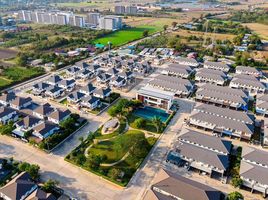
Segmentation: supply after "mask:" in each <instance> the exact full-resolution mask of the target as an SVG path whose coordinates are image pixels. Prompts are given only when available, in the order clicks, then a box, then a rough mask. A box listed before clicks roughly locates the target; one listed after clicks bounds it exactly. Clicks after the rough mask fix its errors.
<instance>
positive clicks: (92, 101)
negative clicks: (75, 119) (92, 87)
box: [81, 96, 101, 110]
mask: <svg viewBox="0 0 268 200" xmlns="http://www.w3.org/2000/svg"><path fill="white" fill-rule="evenodd" d="M100 104H101V102H100V99H99V98H97V97H95V96H85V97H83V98H82V100H81V106H82V107H86V108H88V109H91V110H94V109H95V108H97V107H98V106H99V105H100Z"/></svg>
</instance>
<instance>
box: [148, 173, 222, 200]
mask: <svg viewBox="0 0 268 200" xmlns="http://www.w3.org/2000/svg"><path fill="white" fill-rule="evenodd" d="M155 180H156V181H157V182H156V183H154V184H153V185H152V187H151V188H152V189H151V194H149V195H146V196H145V198H144V200H174V198H172V197H171V196H170V195H173V196H176V197H178V198H181V199H185V200H197V199H198V200H220V197H221V192H220V191H218V190H216V189H214V188H211V187H209V186H208V185H204V184H202V183H199V182H196V181H193V180H191V179H188V178H185V177H183V176H180V175H178V174H175V173H171V172H169V171H166V170H163V169H161V170H160V171H159V173H158V174H157V176H156V178H155ZM154 188H157V189H158V190H162V191H165V192H166V193H168V194H170V195H164V194H161V193H160V192H157V191H156V190H154Z"/></svg>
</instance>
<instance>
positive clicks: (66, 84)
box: [32, 75, 76, 99]
mask: <svg viewBox="0 0 268 200" xmlns="http://www.w3.org/2000/svg"><path fill="white" fill-rule="evenodd" d="M75 86H76V82H75V80H74V79H67V80H64V79H62V78H61V77H60V76H58V75H53V76H51V77H49V78H48V79H47V80H45V81H44V82H40V83H37V84H35V85H33V87H32V93H33V94H34V95H45V96H48V97H50V98H53V99H56V98H58V97H60V96H62V95H63V94H64V92H70V91H73V90H74V88H75Z"/></svg>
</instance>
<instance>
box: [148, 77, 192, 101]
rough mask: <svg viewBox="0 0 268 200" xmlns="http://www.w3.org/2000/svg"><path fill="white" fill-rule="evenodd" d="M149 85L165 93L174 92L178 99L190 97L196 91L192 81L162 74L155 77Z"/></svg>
mask: <svg viewBox="0 0 268 200" xmlns="http://www.w3.org/2000/svg"><path fill="white" fill-rule="evenodd" d="M148 85H150V86H151V87H155V88H159V89H162V90H163V91H170V92H173V93H175V95H176V96H178V97H188V96H190V95H191V94H192V93H193V91H194V85H193V83H192V82H191V81H189V80H187V79H182V78H178V77H172V76H167V75H162V74H161V75H158V76H156V77H154V79H153V80H151V81H149V82H148Z"/></svg>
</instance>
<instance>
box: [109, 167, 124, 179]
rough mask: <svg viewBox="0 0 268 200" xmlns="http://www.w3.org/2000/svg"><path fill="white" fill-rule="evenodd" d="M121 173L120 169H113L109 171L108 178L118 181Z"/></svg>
mask: <svg viewBox="0 0 268 200" xmlns="http://www.w3.org/2000/svg"><path fill="white" fill-rule="evenodd" d="M120 173H121V171H120V170H119V169H116V168H112V169H110V170H109V172H108V176H109V177H110V178H112V179H114V180H116V179H118V177H119V176H120Z"/></svg>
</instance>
